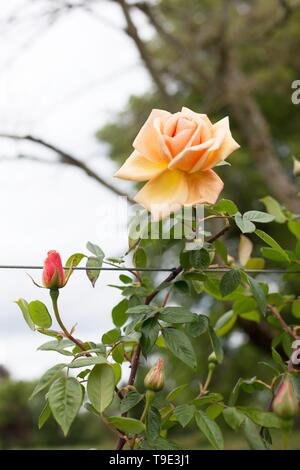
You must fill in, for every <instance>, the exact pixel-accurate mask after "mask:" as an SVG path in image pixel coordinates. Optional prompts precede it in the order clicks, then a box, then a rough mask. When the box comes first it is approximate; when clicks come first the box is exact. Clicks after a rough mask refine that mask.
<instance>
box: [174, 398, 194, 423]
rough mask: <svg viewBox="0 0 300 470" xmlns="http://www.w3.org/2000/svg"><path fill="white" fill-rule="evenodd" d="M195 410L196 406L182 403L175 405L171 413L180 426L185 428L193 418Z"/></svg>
mask: <svg viewBox="0 0 300 470" xmlns="http://www.w3.org/2000/svg"><path fill="white" fill-rule="evenodd" d="M195 411H196V408H195V407H194V406H193V405H188V404H184V405H179V406H176V408H175V410H174V413H173V414H174V416H175V418H176V420H177V421H178V422H179V423H180V424H181V426H182V427H183V428H185V427H186V426H187V425H188V424H189V422H190V421H191V419H192V418H193V416H194V414H195Z"/></svg>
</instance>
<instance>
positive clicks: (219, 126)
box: [115, 108, 239, 219]
mask: <svg viewBox="0 0 300 470" xmlns="http://www.w3.org/2000/svg"><path fill="white" fill-rule="evenodd" d="M133 147H134V149H135V150H134V151H133V153H132V154H131V155H130V157H129V158H128V159H127V160H126V162H125V163H124V165H123V166H122V167H121V168H120V169H119V170H118V171H117V173H116V174H115V176H116V177H117V178H122V179H126V180H131V181H148V183H146V184H145V185H144V186H143V188H142V189H141V190H140V191H139V192H138V193H137V195H136V196H135V198H134V199H135V201H136V202H138V203H139V204H141V205H142V206H144V207H145V208H146V209H148V210H149V211H151V212H152V214H153V215H154V217H155V218H156V219H159V218H161V217H165V216H167V215H169V214H170V213H172V212H174V211H176V210H178V209H179V208H180V207H181V206H193V205H195V204H198V203H207V204H214V203H215V202H216V200H217V199H218V196H219V194H220V192H221V191H222V189H223V181H222V180H221V179H220V178H219V176H218V175H217V174H216V173H215V172H214V171H213V170H212V168H213V167H214V166H216V165H217V164H218V163H219V162H221V161H222V160H225V158H227V157H228V156H229V155H230V154H231V153H232V152H233V151H234V150H236V149H238V148H239V144H238V143H237V142H236V141H235V140H234V139H233V137H232V135H231V132H230V128H229V119H228V117H225V118H224V119H221V120H220V121H218V122H217V123H216V124H212V123H211V121H210V120H209V118H208V117H207V116H206V114H198V113H195V112H193V111H191V110H190V109H188V108H182V110H181V111H180V112H178V113H175V114H171V113H169V112H168V111H163V110H160V109H154V110H153V111H152V112H151V114H150V116H149V118H148V119H147V121H146V123H145V124H144V126H143V127H142V129H141V130H140V132H139V133H138V135H137V137H136V139H135V140H134V142H133ZM157 214H159V215H158V216H157Z"/></svg>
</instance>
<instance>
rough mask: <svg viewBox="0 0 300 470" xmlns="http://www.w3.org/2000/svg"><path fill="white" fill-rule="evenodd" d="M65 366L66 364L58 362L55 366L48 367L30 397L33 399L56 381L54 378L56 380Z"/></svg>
mask: <svg viewBox="0 0 300 470" xmlns="http://www.w3.org/2000/svg"><path fill="white" fill-rule="evenodd" d="M65 366H66V365H65V364H56V365H55V366H53V367H51V368H50V369H48V370H47V371H46V372H45V373H44V374H43V375H42V377H41V378H40V380H39V382H38V383H37V385H36V386H35V388H34V390H33V392H32V394H31V396H30V398H29V399H30V400H31V399H32V398H33V397H35V396H36V395H37V394H38V393H40V392H41V391H42V390H44V389H45V388H47V387H49V386H50V385H51V384H52V382H54V380H56V379H57V378H58V377H59V376H60V375H61V371H62V369H63V368H64V367H65Z"/></svg>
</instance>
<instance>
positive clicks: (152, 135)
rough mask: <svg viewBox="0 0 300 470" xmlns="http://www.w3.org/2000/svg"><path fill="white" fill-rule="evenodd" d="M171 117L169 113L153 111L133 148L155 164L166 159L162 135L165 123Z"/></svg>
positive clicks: (158, 110)
mask: <svg viewBox="0 0 300 470" xmlns="http://www.w3.org/2000/svg"><path fill="white" fill-rule="evenodd" d="M170 116H171V114H170V113H169V112H168V111H163V110H162V109H153V110H152V111H151V114H150V116H149V117H148V119H147V121H146V122H145V124H144V125H143V127H142V128H141V130H140V132H139V133H138V135H137V136H136V138H135V140H134V142H133V147H134V148H135V149H136V150H138V152H140V153H141V154H142V155H145V157H147V158H148V159H149V160H152V161H153V162H161V161H163V160H164V159H166V157H165V156H164V154H163V152H162V146H161V140H160V135H161V132H162V126H163V123H164V121H165V120H166V119H167V118H168V117H170ZM154 121H155V125H154ZM160 124H161V125H160Z"/></svg>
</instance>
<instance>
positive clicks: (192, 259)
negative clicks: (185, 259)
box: [189, 248, 210, 269]
mask: <svg viewBox="0 0 300 470" xmlns="http://www.w3.org/2000/svg"><path fill="white" fill-rule="evenodd" d="M189 263H190V265H191V266H192V267H193V268H195V269H206V268H208V266H209V265H210V255H209V253H208V251H207V250H206V249H205V248H201V250H194V251H191V252H189Z"/></svg>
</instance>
